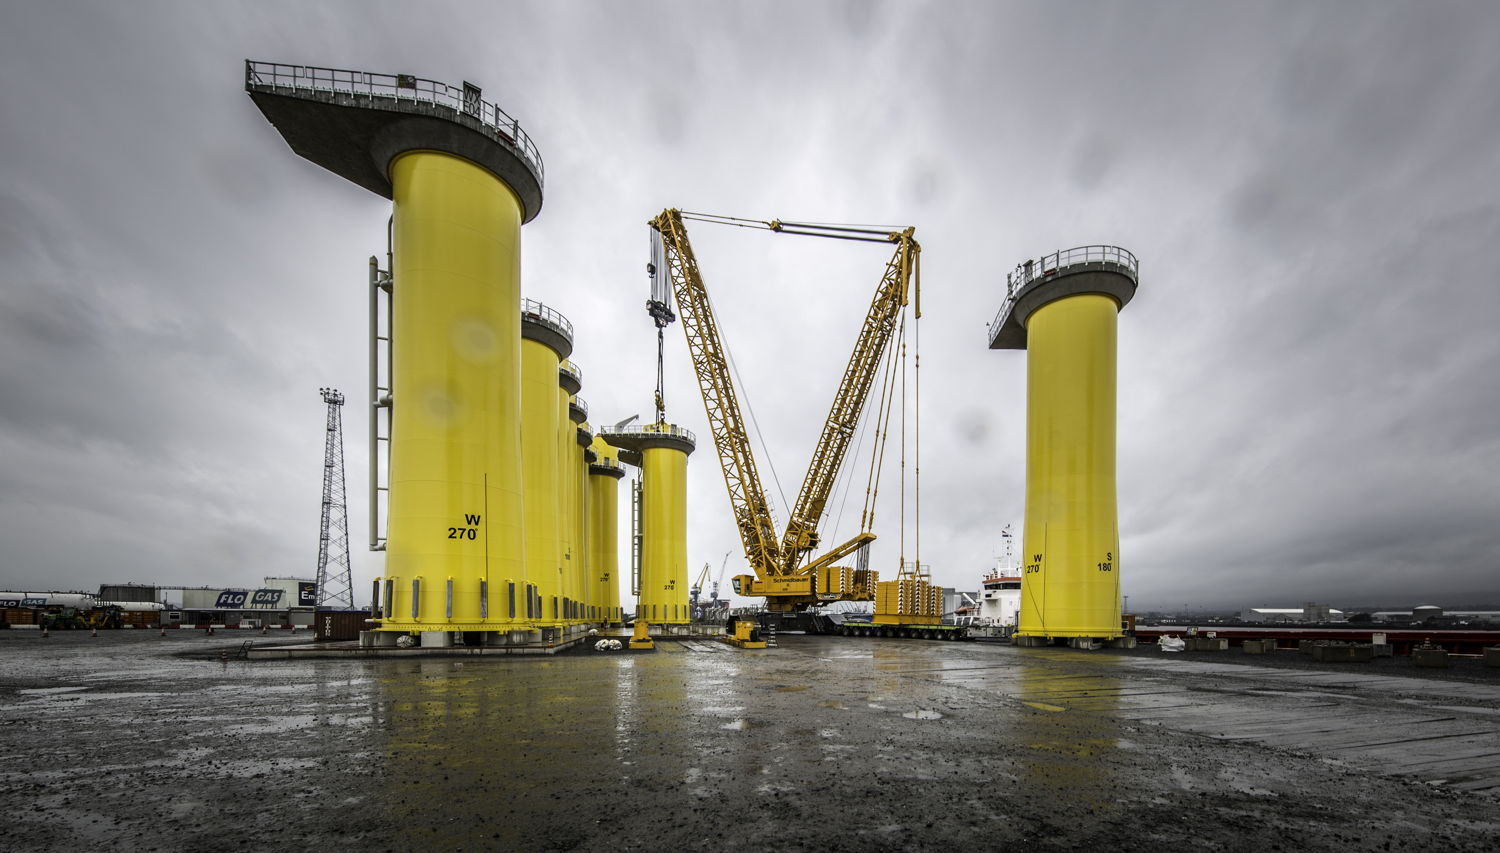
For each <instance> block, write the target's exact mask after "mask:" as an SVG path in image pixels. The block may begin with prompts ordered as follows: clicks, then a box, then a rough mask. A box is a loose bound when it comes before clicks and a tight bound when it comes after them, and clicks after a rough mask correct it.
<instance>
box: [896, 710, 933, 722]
mask: <svg viewBox="0 0 1500 853" xmlns="http://www.w3.org/2000/svg"><path fill="white" fill-rule="evenodd" d="M901 716H903V717H905V718H907V719H908V720H941V719H942V718H943V715H942V714H939V713H938V712H937V711H929V710H927V709H926V708H918V709H917V710H915V711H907V712H906V713H904V714H902V715H901Z"/></svg>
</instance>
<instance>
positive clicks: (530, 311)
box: [521, 299, 573, 341]
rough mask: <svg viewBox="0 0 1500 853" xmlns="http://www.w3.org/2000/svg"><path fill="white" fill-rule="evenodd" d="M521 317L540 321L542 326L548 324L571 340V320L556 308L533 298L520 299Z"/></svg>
mask: <svg viewBox="0 0 1500 853" xmlns="http://www.w3.org/2000/svg"><path fill="white" fill-rule="evenodd" d="M521 317H522V318H523V319H529V320H532V321H534V322H537V323H541V324H542V325H544V326H549V327H551V328H552V329H553V330H555V331H557V332H558V333H560V334H562V335H564V336H565V337H567V339H568V340H570V341H571V340H573V323H572V321H570V320H569V319H568V318H567V317H564V316H563V315H562V314H561V313H559V312H558V311H557V309H555V308H548V307H547V306H546V305H544V304H542V303H541V302H538V301H537V300H535V299H522V300H521Z"/></svg>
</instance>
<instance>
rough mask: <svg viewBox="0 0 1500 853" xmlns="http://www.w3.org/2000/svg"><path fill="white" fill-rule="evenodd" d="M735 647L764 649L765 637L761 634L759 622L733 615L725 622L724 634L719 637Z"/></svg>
mask: <svg viewBox="0 0 1500 853" xmlns="http://www.w3.org/2000/svg"><path fill="white" fill-rule="evenodd" d="M719 639H720V640H723V641H724V642H726V643H728V644H729V645H731V646H734V647H735V648H740V649H763V648H765V647H766V641H765V638H764V637H762V636H761V633H760V626H759V624H758V623H757V622H756V621H755V620H754V619H752V618H749V617H745V616H731V617H729V619H728V620H726V621H725V622H724V636H722V637H720V638H719Z"/></svg>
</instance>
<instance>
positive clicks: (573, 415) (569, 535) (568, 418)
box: [548, 361, 586, 624]
mask: <svg viewBox="0 0 1500 853" xmlns="http://www.w3.org/2000/svg"><path fill="white" fill-rule="evenodd" d="M557 383H558V384H557V388H556V389H555V393H556V394H557V397H556V398H555V402H554V405H555V406H556V407H557V433H556V438H555V441H556V442H557V468H556V473H555V474H554V476H555V477H556V478H557V498H558V503H557V506H558V511H557V536H558V565H559V566H560V567H561V574H560V575H559V579H560V580H559V583H558V596H557V598H556V599H555V601H556V604H555V605H551V607H552V609H549V610H548V615H549V616H551V615H552V611H553V610H554V609H555V610H556V612H557V614H558V615H557V618H558V619H559V620H560V621H562V622H566V623H569V624H572V623H577V622H579V621H581V620H582V617H581V616H580V615H579V613H580V610H581V608H582V605H581V604H580V600H581V599H582V597H583V596H582V595H581V593H582V590H581V589H580V588H579V583H580V581H581V580H582V575H581V572H580V571H579V566H580V565H581V564H582V562H583V548H584V546H585V544H586V543H583V542H578V541H576V540H577V536H578V511H579V508H578V488H577V478H578V474H577V466H578V465H580V464H582V463H581V461H580V460H579V459H578V458H577V457H578V424H580V423H582V422H583V413H582V412H581V411H580V410H579V409H578V407H576V406H573V405H570V403H571V402H572V399H573V395H574V394H577V393H578V390H579V389H580V388H581V387H582V384H583V379H582V374H581V373H580V372H579V371H578V366H577V365H575V364H573V362H571V361H563V362H562V364H561V365H560V366H559V368H558V372H557Z"/></svg>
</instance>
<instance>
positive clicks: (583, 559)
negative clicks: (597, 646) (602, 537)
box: [570, 421, 599, 623]
mask: <svg viewBox="0 0 1500 853" xmlns="http://www.w3.org/2000/svg"><path fill="white" fill-rule="evenodd" d="M593 443H594V431H593V430H592V429H591V428H590V427H589V425H588V422H587V421H584V422H582V423H579V424H578V427H577V429H575V430H574V433H573V467H572V469H571V471H570V473H571V475H572V478H573V481H572V483H571V485H572V488H573V542H574V545H573V576H574V582H573V583H574V588H575V589H577V590H578V619H579V621H582V622H588V623H594V622H598V621H599V584H598V582H596V581H595V580H594V570H593V561H594V555H593V553H592V550H591V549H590V548H589V545H590V543H591V542H592V539H591V538H590V536H589V462H588V457H589V456H590V455H592V453H593V451H592V450H591V449H590V446H591V445H592V444H593Z"/></svg>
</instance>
